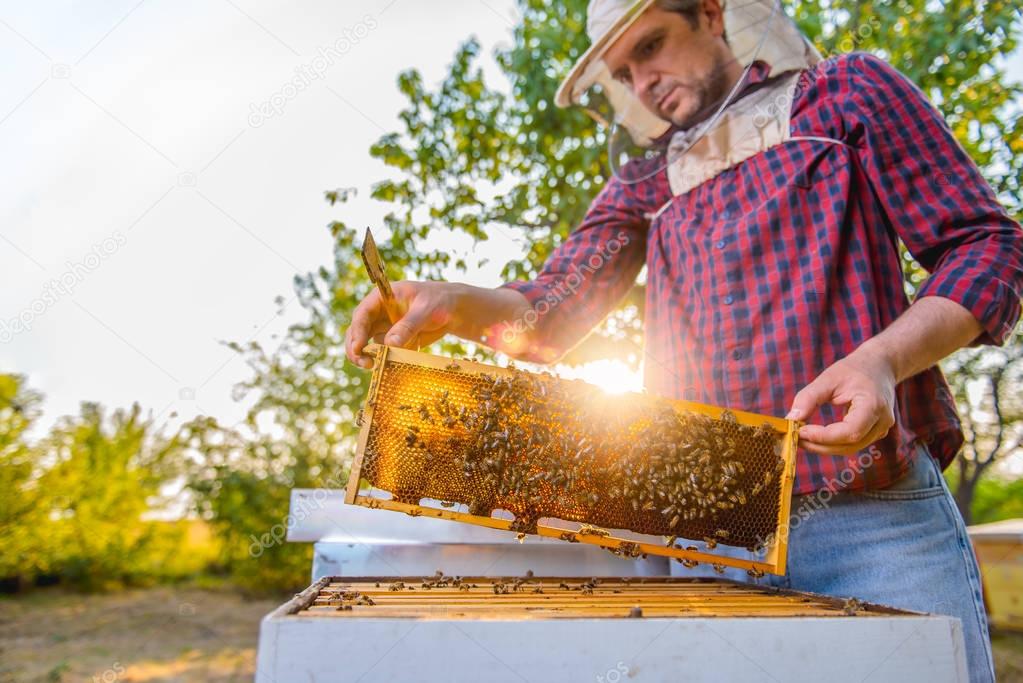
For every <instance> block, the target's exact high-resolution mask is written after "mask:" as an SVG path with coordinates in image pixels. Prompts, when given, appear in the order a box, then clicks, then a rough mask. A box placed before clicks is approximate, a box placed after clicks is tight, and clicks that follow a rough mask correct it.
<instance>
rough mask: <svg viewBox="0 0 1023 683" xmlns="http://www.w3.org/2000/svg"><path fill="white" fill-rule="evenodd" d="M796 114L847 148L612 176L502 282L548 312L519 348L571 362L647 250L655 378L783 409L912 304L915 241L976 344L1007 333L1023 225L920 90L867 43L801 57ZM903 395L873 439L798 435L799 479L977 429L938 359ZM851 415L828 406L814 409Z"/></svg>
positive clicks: (882, 468) (739, 405)
mask: <svg viewBox="0 0 1023 683" xmlns="http://www.w3.org/2000/svg"><path fill="white" fill-rule="evenodd" d="M756 66H757V67H760V65H759V64H758V65H756ZM765 71H766V69H763V68H755V69H754V70H753V75H754V80H755V81H756V80H763V79H764V77H765ZM791 111H792V116H791V132H792V135H793V136H817V137H827V138H833V139H836V140H839V141H841V142H843V143H844V145H839V144H835V143H829V142H824V141H808V140H799V141H796V140H793V141H789V142H786V143H783V144H780V145H776V146H774V147H772V148H770V149H768V150H766V151H763V152H761V153H759V154H757V155H755V156H753V157H751V158H749V159H747V160H746V161H743V162H742V163H740V164H738V165H737V166H735V167H733V168H731V169H729V170H727V171H725V172H723V173H721V174H720V175H718V176H716V177H714V178H712V179H711V180H709V181H707V182H705V183H703V184H702V185H699V186H697V187H696V188H694V189H692V190H690V191H689V192H687V193H684V194H681V195H679V196H677V197H672V196H671V191H670V189H669V187H668V182H667V177H666V174H665V172H661V173H659V174H657V175H656V176H654V177H652V178H650V179H649V180H645V181H642V182H639V183H635V184H624V183H622V182H621V181H619V180H617V179H615V178H612V179H611V180H609V181H608V182H607V184H606V185H605V186H604V188H603V190H602V191H601V192H600V194H599V195H598V196H597V198H596V199H595V200H594V202H593V204H592V205H591V207H590V209H589V212H588V213H587V215H586V217H585V219H584V220H583V222H582V224H581V225H580V226H579V227H578V228H577V229H576V230H574V231H573V232H572V233H571V234H570V235H569V237H568V238H567V239H566V241H565V242H564V243H563V244H561V245H560V246H559V247H558V248H557V249H556V250H555V251H554V253H553V254H552V255H551V257H550V259H548V261H547V263H546V264H545V265H544V267H543V269H542V271H541V272H540V274H539V275H538V276H537V277H536V279H534V280H533V281H530V282H523V281H516V282H510V283H506V284H505V285H503V286H505V287H510V288H513V289H515V290H517V291H519V292H521V293H522V294H523V295H525V296H526V298H527V299H528V300H529V302H530V303H531V305H532V306H533V312H534V313H535V318H534V319H533V320H531V321H529V322H530V323H531V324H530V326H531V327H532V328H533V334H534V335H535V336H534V339H535V340H537V345H536V346H535V347H533V348H532V349H531V350H530V351H529V352H528V353H527V354H524V355H523V357H524V358H526V359H528V360H533V361H538V362H550V361H551V360H553V359H556V358H557V357H560V355H562V354H563V353H564V352H565V351H566V350H568V349H569V348H571V347H572V346H574V345H575V344H576V343H578V342H579V341H580V340H581V339H582V338H583V337H584V336H585V335H586V334H587V333H588V332H589V331H590V330H591V329H592V328H593V327H594V326H595V325H596V324H598V323H599V322H600V321H601V319H603V318H604V317H605V316H606V315H607V314H608V313H609V312H610V311H611V310H613V308H614V307H615V306H616V305H617V304H618V303H619V302H620V301H621V299H622V298H623V297H624V295H625V294H626V292H627V291H628V290H629V289H630V287H631V286H632V285H633V283H634V282H635V281H636V278H637V275H638V274H639V273H640V270H641V269H642V267H643V265H644V263H645V264H646V267H647V274H646V285H647V286H646V310H645V325H646V344H645V349H644V382H645V387H646V389H647V390H648V391H650V392H651V393H655V394H660V395H664V396H669V397H672V398H681V399H687V400H694V401H699V402H703V403H710V404H714V405H718V406H724V407H731V408H734V409H741V410H750V411H754V412H760V413H765V414H770V415H784V414H785V413H787V412H788V409H789V407H790V406H791V402H792V399H793V397H794V396H795V395H796V392H798V391H799V390H800V389H802V388H803V387H804V386H806V385H807V384H809V383H810V382H811V381H812V380H813V379H814V378H815V377H816V376H817V375H818V374H819V373H820V372H822V371H823V370H824V369H826V368H827V367H828V366H829V365H831V364H832V363H834V362H835V361H837V360H839V359H841V358H843V357H845V356H847V355H848V354H849V353H851V352H852V351H853V350H854V349H856V347H858V346H859V345H860V344H861V343H863V342H864V341H866V340H867V339H869V338H870V337H872V336H874V335H876V334H878V333H879V332H881V331H882V330H883V329H884V328H885V327H886V326H888V325H889V324H890V323H891V322H892V321H894V320H895V318H896V317H898V316H899V314H901V313H902V312H903V311H905V310H906V308H907V307H908V306H909V300H908V298H907V295H906V292H905V289H904V280H903V271H902V263H901V261H900V256H899V248H898V243H899V241H900V240H901V241H902V242H903V243H904V244H905V245H906V247H907V248H908V250H909V252H910V253H912V255H913V256H914V257H915V258H916V259H917V261H919V262H920V264H921V265H922V266H923V267H924V268H926V269H927V271H928V272H929V273H930V276H929V277H928V278H927V280H926V281H925V282H923V283H922V285H921V286H920V288H919V290H918V291H917V292H916V296H917V297H922V296H941V297H945V298H948V299H951V300H953V301H956V302H958V303H959V304H961V305H962V306H964V307H965V308H967V309H968V310H969V311H971V312H972V313H973V315H974V316H975V317H976V318H977V320H979V321H980V322H981V324H982V325H983V328H984V333H983V335H982V336H981V337H980V338H979V339H978V340H977V343H988V344H1001V343H1003V342H1004V340H1005V339H1006V337H1007V335H1008V334H1009V333H1010V332H1011V330H1012V329H1013V328H1014V326H1015V324H1016V321H1017V319H1018V318H1019V315H1020V296H1021V294H1023V232H1021V230H1020V226H1019V225H1018V224H1017V223H1015V222H1014V221H1013V220H1011V219H1010V218H1009V216H1008V215H1007V214H1006V212H1005V210H1004V209H1003V208H1002V207H1001V206H1000V205H999V203H998V201H997V199H996V197H995V195H994V193H993V192H992V190H991V188H990V186H989V185H988V184H987V182H986V181H985V180H984V178H983V177H982V176H981V173H980V171H979V170H978V168H977V166H976V165H975V164H974V163H973V161H972V160H971V159H970V158H969V156H968V155H967V154H966V152H965V151H964V150H963V148H962V147H961V146H960V145H959V144H958V142H957V141H956V140H955V138H954V136H953V135H952V133H951V131H950V130H949V128H948V126H947V125H946V124H945V122H944V120H943V119H942V117H941V115H940V113H939V112H938V111H937V110H936V109H935V108H934V107H933V106H932V105H931V104H930V103H929V102H928V101H927V99H926V97H925V96H924V94H923V93H922V92H921V91H920V90H919V89H918V88H917V87H916V86H915V85H913V84H912V83H911V82H910V81H909V80H908V79H906V78H905V77H904V76H903V75H902V74H900V73H899V72H898V71H896V70H895V69H894V68H892V67H891V66H889V65H888V64H886V63H885V62H883V61H881V60H879V59H877V58H875V57H872V56H870V55H867V54H860V53H854V54H849V55H843V56H839V57H836V58H833V59H830V60H827V61H824V62H821V63H820V64H818V65H817V66H816V67H814V68H812V69H809V70H807V71H805V72H804V73H803V74H802V75H801V77H800V81H799V85H798V87H797V90H796V97H795V99H794V100H793V103H792V110H791ZM665 205H667V206H666V208H663V207H665ZM662 208H663V211H660V213H658V210H659V209H662ZM655 214H656V215H655ZM896 401H897V405H896V411H895V416H896V423H895V426H894V427H893V428H892V430H891V431H890V432H889V434H888V436H886V437H885V438H884V439H881V440H880V441H878V442H876V443H875V444H873V445H872V446H871V447H870V448H869V449H867V450H865V451H864V452H863V453H861V454H857V455H854V456H848V457H840V456H834V457H832V456H819V455H816V454H814V453H810V452H808V451H804V450H802V449H801V450H800V452H799V454H798V458H797V467H796V481H795V487H794V493H796V494H808V493H813V492H816V491H820V490H823V489H830V490H836V489H846V490H862V489H872V488H881V487H884V486H886V485H888V484H890V483H892V482H893V481H895V480H896V479H898V478H899V476H900V475H901V474H902V473H903V472H904V471H905V470H906V469H907V467H908V465H909V459H910V458H911V453H912V449H913V446H914V442H915V441H917V440H923V441H925V442H926V443H927V445H928V446H929V447H930V449H931V452H932V453H933V454H934V456H935V457H937V458H938V459H939V460H940V462H941V463H942V466H943V467H945V466H947V465H948V464H949V463H950V462H951V461H952V460H953V458H954V457H955V455H956V453H957V452H958V450H959V447H960V446H961V444H962V440H963V435H962V431H961V428H960V424H959V419H958V416H957V414H956V408H955V404H954V403H953V400H952V396H951V394H950V392H949V388H948V385H947V384H946V382H945V379H944V377H943V376H942V373H941V370H940V369H938V368H937V367H932V368H930V369H929V370H926V371H924V372H922V373H920V374H918V375H916V376H914V377H912V378H910V379H907V380H906V381H904V382H902V383H901V384H899V385H898V387H897V390H896ZM838 413H839V411H838V410H836V409H835V408H834V407H832V406H830V405H826V406H823V407H821V409H820V410H819V411H818V413H817V414H816V415H815V417H814V418H813V420H812V421H814V422H817V423H820V424H827V423H830V422H833V421H837V420H840V419H841V418H842V416H841V414H838Z"/></svg>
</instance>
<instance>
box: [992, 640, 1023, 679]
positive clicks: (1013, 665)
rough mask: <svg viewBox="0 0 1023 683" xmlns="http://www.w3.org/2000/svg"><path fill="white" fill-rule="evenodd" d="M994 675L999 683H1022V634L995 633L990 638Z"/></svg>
mask: <svg viewBox="0 0 1023 683" xmlns="http://www.w3.org/2000/svg"><path fill="white" fill-rule="evenodd" d="M991 648H992V650H994V655H995V674H996V675H997V678H998V680H999V681H1000V682H1001V683H1023V633H1013V632H1009V631H1002V632H996V633H994V634H993V635H992V636H991Z"/></svg>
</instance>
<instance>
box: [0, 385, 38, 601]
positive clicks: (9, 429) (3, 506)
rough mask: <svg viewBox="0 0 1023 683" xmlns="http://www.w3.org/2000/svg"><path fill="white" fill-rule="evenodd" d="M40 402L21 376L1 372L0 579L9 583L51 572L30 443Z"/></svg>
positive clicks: (36, 394) (33, 456)
mask: <svg viewBox="0 0 1023 683" xmlns="http://www.w3.org/2000/svg"><path fill="white" fill-rule="evenodd" d="M41 402H42V396H40V395H39V394H38V393H37V392H34V391H32V390H30V389H28V388H27V386H26V385H25V378H24V377H23V376H21V375H6V374H0V540H2V542H0V578H3V579H7V580H13V581H18V580H19V579H20V578H21V577H22V576H24V575H27V576H34V575H36V574H38V573H41V572H45V571H47V570H48V569H49V560H48V557H47V553H46V544H45V542H44V541H43V539H42V538H40V536H39V532H40V530H41V529H42V528H43V526H44V525H45V523H46V521H47V518H46V514H45V512H44V511H43V509H42V507H41V506H40V505H39V498H40V491H39V487H38V486H37V485H36V482H35V481H34V480H35V475H36V469H35V454H34V452H33V450H32V449H31V448H30V447H29V445H28V444H27V443H26V433H27V432H28V430H29V429H30V428H31V426H32V425H33V423H34V422H35V421H36V420H37V419H38V418H39V413H40V410H39V406H40V403H41Z"/></svg>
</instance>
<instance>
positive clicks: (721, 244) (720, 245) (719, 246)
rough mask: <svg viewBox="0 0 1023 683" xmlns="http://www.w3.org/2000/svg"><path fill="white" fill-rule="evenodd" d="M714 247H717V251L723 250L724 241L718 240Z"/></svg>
mask: <svg viewBox="0 0 1023 683" xmlns="http://www.w3.org/2000/svg"><path fill="white" fill-rule="evenodd" d="M714 246H715V247H717V248H718V249H724V248H725V241H724V240H718V242H717V244H715V245H714Z"/></svg>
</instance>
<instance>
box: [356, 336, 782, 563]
mask: <svg viewBox="0 0 1023 683" xmlns="http://www.w3.org/2000/svg"><path fill="white" fill-rule="evenodd" d="M367 350H368V351H369V352H370V353H374V354H375V356H376V363H375V365H374V370H373V376H372V380H371V384H370V389H369V392H368V395H367V401H366V405H365V406H364V408H363V411H362V413H361V416H360V419H361V421H362V427H361V432H360V437H359V442H358V449H357V452H356V458H355V461H354V463H353V467H352V471H351V475H350V478H349V483H348V490H347V495H346V502H348V503H354V504H361V505H367V506H369V507H375V508H387V509H392V510H399V511H402V512H406V513H407V514H411V515H429V516H434V517H443V518H448V519H454V520H458V521H464V522H470V523H474V524H482V525H484V526H489V527H494V528H503V529H508V530H509V531H514V532H517V533H520V534H541V535H544V536H552V537H555V538H560V539H562V540H565V541H580V542H586V543H594V544H597V545H601V546H604V547H606V548H607V549H608V550H610V551H612V552H614V553H615V554H618V555H621V556H624V557H638V556H641V555H646V554H658V555H668V556H672V557H675V558H677V559H678V560H679V561H681V562H683V563H684V564H686V565H687V566H694V565H695V564H696V563H698V562H707V563H712V564H717V565H719V566H720V565H732V566H739V567H744V568H746V569H747V570H748V571H749V572H750V573H751V574H758V573H760V572H764V571H769V572H773V573H784V567H785V540H786V538H785V534H784V533H781V528H780V527H781V525H782V523H783V522H784V521H785V520H787V519H788V514H789V501H790V496H791V490H792V477H793V470H794V453H795V445H796V444H795V439H796V437H795V434H796V427H797V424H796V423H793V422H790V421H786V420H781V419H778V418H773V417H768V416H764V415H756V414H753V413H747V412H742V411H734V412H733V411H729V410H725V409H722V408H716V407H713V406H707V405H703V404H698V403H692V402H688V401H676V400H670V399H666V398H661V397H657V396H652V395H648V394H634V393H633V394H622V395H609V394H606V393H604V392H603V391H601V390H600V389H599V388H597V387H595V386H593V385H590V384H587V383H586V382H582V381H579V380H562V379H558V378H556V377H553V376H551V375H547V374H537V373H529V372H524V371H521V370H516V369H512V368H500V367H497V366H493V365H489V364H483V363H475V362H470V361H464V360H452V359H450V358H443V357H440V356H434V355H431V354H425V353H418V352H413V351H408V350H405V349H399V348H393V347H387V346H381V345H370V346H369V347H367ZM371 494H372V495H371ZM388 494H389V496H388ZM496 511H503V513H498V515H497V516H492V515H494V513H495V512H496ZM509 516H510V517H511V519H508V517H509ZM571 523H575V524H571ZM622 530H625V531H628V532H632V534H629V535H628V538H625V537H622V535H621V533H620V531H622ZM636 534H643V535H644V536H642V537H640V536H636ZM664 537H667V538H666V539H665V538H664ZM687 539H689V540H700V541H703V542H704V544H705V545H704V548H705V549H700V550H698V549H697V547H696V546H691V545H690V546H687V545H686V543H685V541H686V540H687ZM718 546H736V547H740V548H746V549H748V550H750V551H752V552H753V553H754V555H753V557H754V558H755V559H753V560H746V559H737V558H732V557H728V556H726V555H720V554H718V553H715V552H714V549H715V548H716V547H718Z"/></svg>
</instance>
